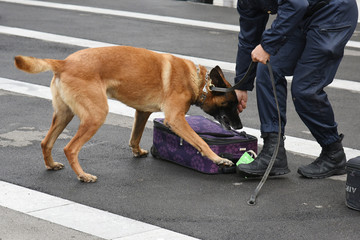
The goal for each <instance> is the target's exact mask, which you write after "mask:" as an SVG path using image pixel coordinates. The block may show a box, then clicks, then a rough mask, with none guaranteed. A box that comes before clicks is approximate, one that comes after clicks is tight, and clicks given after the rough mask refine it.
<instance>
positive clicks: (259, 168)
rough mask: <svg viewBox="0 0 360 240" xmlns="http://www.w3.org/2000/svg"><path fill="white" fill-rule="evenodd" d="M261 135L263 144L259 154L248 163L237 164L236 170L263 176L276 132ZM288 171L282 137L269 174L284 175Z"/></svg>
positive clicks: (274, 144)
mask: <svg viewBox="0 0 360 240" xmlns="http://www.w3.org/2000/svg"><path fill="white" fill-rule="evenodd" d="M261 137H262V138H263V139H264V146H263V148H262V151H261V152H260V154H259V155H258V156H257V157H256V158H255V160H254V161H253V162H251V163H249V164H239V165H238V166H237V171H238V172H239V173H240V174H243V175H256V176H263V175H264V174H265V171H266V169H267V167H268V165H269V162H270V160H271V157H272V155H273V153H274V150H275V148H276V145H277V141H278V134H277V133H262V134H261ZM289 172H290V169H289V168H288V164H287V157H286V150H285V147H284V138H283V137H281V138H280V146H279V151H278V154H277V156H276V160H275V162H274V165H273V167H272V169H271V171H270V174H269V175H270V176H275V175H284V174H287V173H289Z"/></svg>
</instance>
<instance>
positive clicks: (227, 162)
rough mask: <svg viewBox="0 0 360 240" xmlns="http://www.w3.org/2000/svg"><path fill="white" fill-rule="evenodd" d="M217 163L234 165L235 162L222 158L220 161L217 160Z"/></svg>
mask: <svg viewBox="0 0 360 240" xmlns="http://www.w3.org/2000/svg"><path fill="white" fill-rule="evenodd" d="M216 164H217V165H225V166H232V165H234V163H233V162H232V161H230V160H229V159H226V158H221V159H220V160H219V161H218V162H216Z"/></svg>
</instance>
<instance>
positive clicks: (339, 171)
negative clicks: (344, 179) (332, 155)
mask: <svg viewBox="0 0 360 240" xmlns="http://www.w3.org/2000/svg"><path fill="white" fill-rule="evenodd" d="M297 172H298V174H300V175H301V176H303V177H306V178H311V179H322V178H327V177H331V176H334V175H344V174H345V173H346V171H345V169H335V170H332V171H329V172H326V173H323V174H308V173H304V172H302V171H301V170H300V169H298V171H297Z"/></svg>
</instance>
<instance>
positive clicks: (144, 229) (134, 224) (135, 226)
mask: <svg viewBox="0 0 360 240" xmlns="http://www.w3.org/2000/svg"><path fill="white" fill-rule="evenodd" d="M0 206H3V207H6V208H9V209H12V210H15V211H18V212H21V213H24V214H28V215H30V216H33V217H37V218H40V219H44V220H46V221H50V222H52V223H56V224H59V225H62V226H65V227H67V228H71V229H75V230H78V231H81V232H85V233H88V234H91V235H93V236H97V237H100V238H104V239H112V240H125V239H127V240H130V239H131V240H136V239H149V240H151V239H153V240H155V239H176V240H195V238H193V237H189V236H186V235H183V234H180V233H176V232H173V231H170V230H167V229H164V228H160V227H157V226H154V225H151V224H147V223H143V222H140V221H136V220H133V219H130V218H126V217H123V216H120V215H116V214H112V213H109V212H106V211H102V210H99V209H95V208H92V207H88V206H85V205H82V204H78V203H75V202H72V201H69V200H66V199H62V198H59V197H54V196H51V195H48V194H45V193H41V192H38V191H34V190H31V189H28V188H24V187H21V186H17V185H14V184H10V183H7V182H3V181H0Z"/></svg>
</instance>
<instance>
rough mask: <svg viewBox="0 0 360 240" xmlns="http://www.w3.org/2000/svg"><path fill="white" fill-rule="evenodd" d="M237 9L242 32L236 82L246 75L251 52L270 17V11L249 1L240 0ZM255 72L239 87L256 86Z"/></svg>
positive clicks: (251, 87)
mask: <svg viewBox="0 0 360 240" xmlns="http://www.w3.org/2000/svg"><path fill="white" fill-rule="evenodd" d="M237 10H238V12H239V15H240V18H239V24H240V33H239V42H238V51H237V57H236V73H235V74H236V77H235V79H234V80H235V84H236V83H238V82H239V81H240V79H242V77H243V76H244V75H245V73H246V70H247V69H248V67H249V65H250V63H251V52H252V50H253V49H254V48H255V47H256V46H257V45H258V44H259V43H260V41H261V38H262V34H263V32H264V30H265V27H266V23H267V21H268V19H269V14H268V13H266V12H264V11H262V10H261V9H256V8H254V7H252V6H250V5H249V3H248V1H238V7H237ZM254 69H256V67H255V68H254ZM255 74H256V73H255V71H254V72H253V73H252V74H251V75H250V77H249V78H248V79H247V81H245V82H244V83H242V84H241V85H240V86H239V87H238V89H239V90H250V91H251V90H252V89H253V88H254V79H255Z"/></svg>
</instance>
